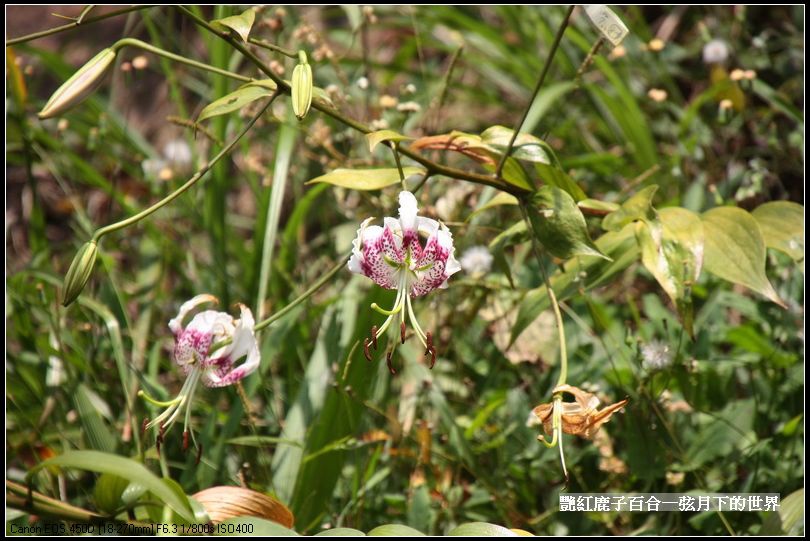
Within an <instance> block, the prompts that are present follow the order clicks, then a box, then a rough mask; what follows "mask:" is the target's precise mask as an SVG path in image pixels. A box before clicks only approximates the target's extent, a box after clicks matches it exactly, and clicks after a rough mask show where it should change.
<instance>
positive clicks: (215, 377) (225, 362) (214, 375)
mask: <svg viewBox="0 0 810 541" xmlns="http://www.w3.org/2000/svg"><path fill="white" fill-rule="evenodd" d="M239 309H240V312H241V315H240V318H239V320H237V322H236V328H235V330H234V332H233V342H232V343H231V344H229V345H228V346H226V347H224V348H222V349H220V350H217V351H215V352H214V355H212V357H211V359H210V360H209V364H208V366H207V369H206V370H205V372H204V373H203V382H204V383H205V384H206V385H207V386H208V387H224V386H226V385H232V384H234V383H236V382H237V381H239V380H240V379H242V378H244V377H245V376H247V375H249V374H251V373H253V372H254V371H255V370H256V369H257V368H258V367H259V361H260V359H261V355H260V353H259V344H258V341H257V340H256V335H255V333H254V332H253V325H254V323H255V322H254V319H253V313H252V312H251V311H250V309H249V308H248V307H246V306H244V305H241V304H240V305H239ZM242 357H244V358H245V361H244V362H243V363H242V364H240V365H239V366H237V367H236V368H233V363H234V361H235V360H239V359H241V358H242Z"/></svg>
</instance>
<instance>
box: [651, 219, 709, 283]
mask: <svg viewBox="0 0 810 541" xmlns="http://www.w3.org/2000/svg"><path fill="white" fill-rule="evenodd" d="M658 219H659V220H660V221H661V223H662V224H663V226H664V239H665V240H669V241H673V242H678V243H680V244H681V246H683V247H684V248H686V249H687V250H688V251H689V253H690V254H691V259H690V260H689V261H687V263H688V264H689V269H688V271H687V272H685V276H686V277H688V279H690V280H697V279H698V277H699V276H700V271H701V269H702V268H703V257H704V255H703V254H704V251H705V240H704V235H703V222H702V221H701V219H700V216H698V215H697V214H695V213H694V212H692V211H691V210H688V209H685V208H681V207H667V208H663V209H661V210H659V211H658Z"/></svg>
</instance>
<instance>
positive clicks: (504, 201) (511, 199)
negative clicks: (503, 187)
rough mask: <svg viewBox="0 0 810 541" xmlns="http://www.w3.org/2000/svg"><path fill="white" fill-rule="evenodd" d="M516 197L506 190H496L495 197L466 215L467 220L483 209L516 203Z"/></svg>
mask: <svg viewBox="0 0 810 541" xmlns="http://www.w3.org/2000/svg"><path fill="white" fill-rule="evenodd" d="M517 204H518V198H517V197H515V196H514V195H512V194H510V193H507V192H498V193H497V194H496V195H495V197H493V198H492V199H490V200H489V201H487V202H486V203H484V204H483V205H481V206H480V207H478V208H477V209H475V210H474V211H473V212H472V213H470V215H469V216H468V217H467V220H469V219H471V218H472V217H473V216H475V215H476V214H478V213H480V212H484V211H485V210H489V209H491V208H495V207H499V206H501V205H517Z"/></svg>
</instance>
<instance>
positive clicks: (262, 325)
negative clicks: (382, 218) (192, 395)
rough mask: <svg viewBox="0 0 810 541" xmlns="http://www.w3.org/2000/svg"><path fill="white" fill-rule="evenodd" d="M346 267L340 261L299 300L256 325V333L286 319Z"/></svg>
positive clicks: (300, 296)
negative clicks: (293, 310)
mask: <svg viewBox="0 0 810 541" xmlns="http://www.w3.org/2000/svg"><path fill="white" fill-rule="evenodd" d="M345 266H346V260H344V259H341V260H340V261H338V262H337V264H336V265H335V266H334V267H332V268H331V269H330V270H329V272H327V273H326V274H324V275H323V276H321V277H320V278H318V280H317V281H316V282H315V283H314V284H312V285H311V286H309V289H307V290H306V291H304V292H303V293H301V295H299V296H298V298H296V299H295V300H294V301H292V302H291V303H290V304H288V305H287V306H285V307H284V308H282V309H281V310H279V311H278V312H276V313H275V314H273V315H272V316H270V317H268V318H267V319H265V320H264V321H260V322H259V323H257V324H256V325H254V326H253V330H254V331H256V332H259V331H261V330H262V329H265V328H266V327H268V326H270V325H271V324H272V323H273V322H275V321H276V320H279V319H281V318H282V317H284V316H285V315H286V314H287V313H289V312H290V311H291V310H292V309H293V308H295V307H296V306H298V305H299V304H301V303H302V302H304V301H305V300H307V299H308V298H310V297H311V296H312V295H313V294H314V293H315V292H316V291H318V290H319V289H320V288H321V287H323V285H324V284H326V283H327V282H328V281H329V280H331V279H332V278H334V276H335V275H336V274H337V273H338V272H339V271H341V270H342V269H343V267H345ZM223 344H224V343H223Z"/></svg>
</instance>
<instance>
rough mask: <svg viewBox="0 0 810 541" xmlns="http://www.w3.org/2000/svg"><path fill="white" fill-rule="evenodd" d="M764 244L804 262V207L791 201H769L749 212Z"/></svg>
mask: <svg viewBox="0 0 810 541" xmlns="http://www.w3.org/2000/svg"><path fill="white" fill-rule="evenodd" d="M751 215H752V216H753V217H754V219H755V220H756V221H757V223H758V224H759V228H760V230H761V231H762V238H763V240H765V246H767V247H768V248H773V249H774V250H779V251H780V252H784V253H786V254H787V255H789V256H790V257H792V258H793V259H794V261H802V262H804V207H803V206H801V205H799V204H798V203H793V202H792V201H771V202H770V203H765V204H763V205H760V206H758V207H757V208H755V209H754V211H753V212H752V213H751Z"/></svg>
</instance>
